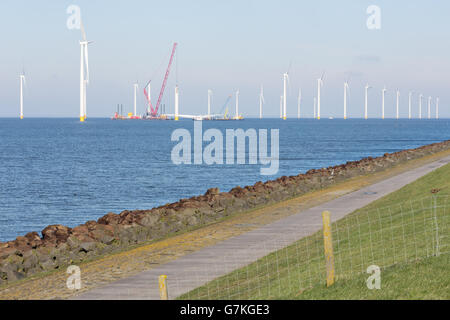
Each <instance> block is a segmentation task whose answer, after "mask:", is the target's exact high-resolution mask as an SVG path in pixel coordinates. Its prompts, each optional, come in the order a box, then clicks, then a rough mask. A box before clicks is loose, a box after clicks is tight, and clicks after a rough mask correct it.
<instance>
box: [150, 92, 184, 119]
mask: <svg viewBox="0 0 450 320" xmlns="http://www.w3.org/2000/svg"><path fill="white" fill-rule="evenodd" d="M149 94H150V91H149ZM149 101H150V100H149ZM178 104H179V90H178V85H176V86H175V117H174V119H175V121H178V113H179V106H178Z"/></svg>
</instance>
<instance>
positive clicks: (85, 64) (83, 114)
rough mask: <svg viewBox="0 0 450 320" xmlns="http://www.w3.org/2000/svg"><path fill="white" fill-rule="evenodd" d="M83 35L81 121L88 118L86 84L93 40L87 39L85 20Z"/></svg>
mask: <svg viewBox="0 0 450 320" xmlns="http://www.w3.org/2000/svg"><path fill="white" fill-rule="evenodd" d="M81 35H82V37H83V41H80V48H81V61H80V121H81V122H83V121H85V120H86V86H87V85H88V84H89V58H88V44H89V43H92V41H87V40H86V32H85V30H84V26H83V22H81Z"/></svg>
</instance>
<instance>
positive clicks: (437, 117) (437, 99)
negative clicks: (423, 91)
mask: <svg viewBox="0 0 450 320" xmlns="http://www.w3.org/2000/svg"><path fill="white" fill-rule="evenodd" d="M436 119H439V98H436Z"/></svg>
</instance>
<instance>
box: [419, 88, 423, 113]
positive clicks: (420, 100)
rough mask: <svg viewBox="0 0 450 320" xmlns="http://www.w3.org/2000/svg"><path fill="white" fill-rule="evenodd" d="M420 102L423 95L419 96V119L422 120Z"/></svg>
mask: <svg viewBox="0 0 450 320" xmlns="http://www.w3.org/2000/svg"><path fill="white" fill-rule="evenodd" d="M422 100H423V94H420V95H419V119H422Z"/></svg>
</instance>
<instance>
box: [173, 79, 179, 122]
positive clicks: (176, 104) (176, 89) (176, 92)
mask: <svg viewBox="0 0 450 320" xmlns="http://www.w3.org/2000/svg"><path fill="white" fill-rule="evenodd" d="M178 104H179V91H178V85H176V86H175V117H174V119H175V121H178V113H179V110H178V108H179V106H178Z"/></svg>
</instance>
